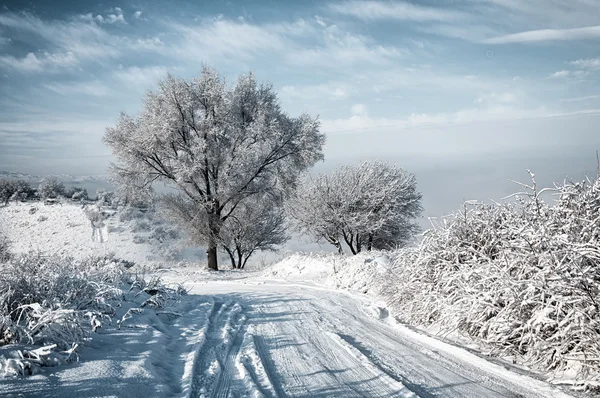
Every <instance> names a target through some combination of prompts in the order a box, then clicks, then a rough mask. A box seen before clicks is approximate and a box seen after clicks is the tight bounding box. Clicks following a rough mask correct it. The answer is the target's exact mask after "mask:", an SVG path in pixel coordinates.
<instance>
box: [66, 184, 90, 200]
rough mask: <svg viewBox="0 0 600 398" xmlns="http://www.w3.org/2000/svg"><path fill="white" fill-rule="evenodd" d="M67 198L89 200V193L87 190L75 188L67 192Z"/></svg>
mask: <svg viewBox="0 0 600 398" xmlns="http://www.w3.org/2000/svg"><path fill="white" fill-rule="evenodd" d="M65 197H67V198H70V199H73V200H87V199H88V192H87V189H85V188H81V187H75V186H73V187H71V188H69V189H67V190H66V191H65Z"/></svg>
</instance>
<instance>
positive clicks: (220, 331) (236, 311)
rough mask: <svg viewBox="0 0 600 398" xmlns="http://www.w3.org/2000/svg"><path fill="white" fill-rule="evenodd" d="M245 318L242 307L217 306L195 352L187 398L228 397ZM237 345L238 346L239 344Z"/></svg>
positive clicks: (218, 304)
mask: <svg viewBox="0 0 600 398" xmlns="http://www.w3.org/2000/svg"><path fill="white" fill-rule="evenodd" d="M245 321H246V315H245V314H244V313H243V312H242V307H241V306H240V304H239V303H234V302H231V301H228V302H225V303H215V305H214V307H213V310H212V311H211V313H210V315H209V317H208V318H207V321H206V327H205V328H204V334H203V338H202V339H201V344H200V342H199V345H198V347H197V348H196V350H195V351H194V360H193V365H192V374H191V380H190V389H189V393H188V394H186V396H187V397H227V396H228V395H227V394H228V391H229V387H230V385H231V382H232V379H233V372H234V370H235V357H236V354H237V350H238V349H239V347H240V346H241V340H240V339H241V338H243V337H242V336H241V335H240V336H238V335H239V334H240V332H242V333H243V325H244V323H245ZM236 343H237V344H236Z"/></svg>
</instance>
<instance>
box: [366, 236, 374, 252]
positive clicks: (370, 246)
mask: <svg viewBox="0 0 600 398" xmlns="http://www.w3.org/2000/svg"><path fill="white" fill-rule="evenodd" d="M372 248H373V233H370V234H369V243H368V244H367V250H368V251H371V249H372Z"/></svg>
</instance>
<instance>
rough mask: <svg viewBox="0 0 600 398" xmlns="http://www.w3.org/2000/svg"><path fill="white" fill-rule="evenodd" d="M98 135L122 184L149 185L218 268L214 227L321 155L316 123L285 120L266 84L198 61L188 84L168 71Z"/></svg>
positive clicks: (281, 192)
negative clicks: (158, 187) (162, 190)
mask: <svg viewBox="0 0 600 398" xmlns="http://www.w3.org/2000/svg"><path fill="white" fill-rule="evenodd" d="M104 141H105V142H106V144H108V145H109V146H110V147H111V148H112V150H113V153H114V154H115V155H116V157H117V163H115V164H113V166H112V172H113V175H114V176H115V180H116V181H117V183H118V184H120V185H121V186H124V187H126V189H127V190H128V191H130V192H131V191H134V192H136V193H137V194H139V193H140V192H150V191H152V189H153V184H154V183H155V182H162V183H165V184H167V186H169V187H170V188H172V189H173V190H174V192H175V193H168V194H164V195H161V197H162V199H163V204H164V207H165V209H166V211H167V213H168V214H169V215H170V216H171V217H173V218H174V219H175V220H177V221H179V222H180V223H181V224H182V225H183V226H184V227H185V228H186V229H187V230H188V231H189V232H190V234H191V236H193V237H194V238H195V239H196V241H197V242H198V243H201V244H206V245H207V246H208V249H207V255H208V266H209V268H212V269H217V247H218V245H219V244H220V243H221V240H222V236H221V235H222V234H221V229H222V228H223V225H224V223H225V222H227V221H228V219H229V218H230V217H233V216H235V214H236V212H239V211H240V209H242V208H243V205H244V204H245V203H247V202H248V201H249V200H251V199H252V198H253V197H254V196H256V195H258V196H262V195H265V194H268V195H270V196H271V197H273V198H275V199H280V198H282V197H284V196H285V195H286V194H288V193H290V192H292V191H293V190H294V189H295V188H296V185H297V181H298V178H299V176H300V174H301V173H302V172H304V171H305V170H307V169H308V168H310V167H312V166H313V165H314V164H315V163H316V162H317V161H319V160H322V159H323V153H322V147H323V145H324V142H325V137H324V135H323V134H321V133H320V132H319V121H318V119H317V118H315V117H311V116H309V115H307V114H302V115H300V116H299V117H290V116H288V115H287V114H286V113H284V112H283V111H282V110H281V108H280V106H279V103H278V99H277V94H276V93H275V91H274V90H273V88H272V87H271V85H269V84H258V83H257V82H256V80H255V78H254V75H253V74H248V75H242V76H240V77H239V78H238V80H237V82H236V83H235V85H233V86H229V85H228V84H227V82H226V81H225V79H224V78H222V77H221V76H220V75H219V74H218V73H217V71H215V70H214V69H212V68H209V67H207V66H204V67H203V69H202V73H201V74H200V77H198V78H196V79H192V80H189V81H186V80H183V79H177V78H174V77H173V76H168V77H167V78H166V79H165V80H163V81H162V82H160V84H159V87H158V90H156V91H151V92H149V93H148V94H147V95H146V97H145V99H144V103H143V108H142V110H141V111H140V112H139V114H137V115H136V116H130V115H127V114H125V113H122V114H121V115H120V118H119V120H118V122H117V123H116V126H114V127H110V128H108V129H107V130H106V134H105V136H104Z"/></svg>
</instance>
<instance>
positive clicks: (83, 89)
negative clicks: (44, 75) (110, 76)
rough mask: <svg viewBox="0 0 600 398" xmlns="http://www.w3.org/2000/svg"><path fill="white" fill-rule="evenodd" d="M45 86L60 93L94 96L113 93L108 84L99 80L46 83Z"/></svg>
mask: <svg viewBox="0 0 600 398" xmlns="http://www.w3.org/2000/svg"><path fill="white" fill-rule="evenodd" d="M43 87H44V88H46V89H47V90H50V91H52V92H54V93H57V94H60V95H71V94H81V95H90V96H93V97H105V96H107V95H109V94H110V93H111V90H110V89H109V87H108V86H106V84H104V83H102V82H100V81H97V80H96V81H91V82H75V83H46V84H44V85H43Z"/></svg>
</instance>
